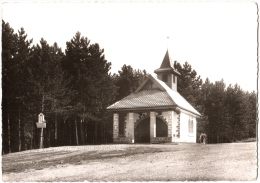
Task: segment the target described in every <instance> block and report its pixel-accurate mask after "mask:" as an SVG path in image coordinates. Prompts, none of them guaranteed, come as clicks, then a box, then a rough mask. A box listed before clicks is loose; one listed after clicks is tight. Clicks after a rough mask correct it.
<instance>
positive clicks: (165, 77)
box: [162, 74, 168, 82]
mask: <svg viewBox="0 0 260 183" xmlns="http://www.w3.org/2000/svg"><path fill="white" fill-rule="evenodd" d="M162 81H163V82H167V81H168V75H167V74H163V75H162Z"/></svg>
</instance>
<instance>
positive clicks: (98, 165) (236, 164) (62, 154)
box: [2, 142, 257, 182]
mask: <svg viewBox="0 0 260 183" xmlns="http://www.w3.org/2000/svg"><path fill="white" fill-rule="evenodd" d="M2 171H3V174H2V179H3V181H8V182H14V181H19V182H21V181H26V182H27V181H34V182H38V181H41V182H46V181H56V182H57V181H63V182H65V181H77V182H81V181H185V180H188V181H221V180H226V181H234V180H235V181H247V180H250V181H254V180H256V176H257V147H256V142H249V143H230V144H206V145H204V144H190V143H179V144H177V145H176V144H132V145H131V144H130V145H127V144H122V145H120V144H110V145H97V146H92V145H91V146H66V147H55V148H46V149H41V150H30V151H24V152H19V153H11V154H7V155H3V156H2Z"/></svg>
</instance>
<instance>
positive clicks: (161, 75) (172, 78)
mask: <svg viewBox="0 0 260 183" xmlns="http://www.w3.org/2000/svg"><path fill="white" fill-rule="evenodd" d="M154 73H156V74H157V78H158V79H160V80H161V81H163V82H165V83H166V84H167V85H168V86H169V87H170V88H171V89H172V90H173V91H176V92H177V76H180V75H181V74H180V73H179V72H178V71H177V70H175V69H174V66H173V63H172V61H171V58H170V56H169V52H168V50H167V51H166V54H165V56H164V59H163V61H162V64H161V67H160V68H159V69H156V70H155V71H154Z"/></svg>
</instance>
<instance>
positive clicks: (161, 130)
mask: <svg viewBox="0 0 260 183" xmlns="http://www.w3.org/2000/svg"><path fill="white" fill-rule="evenodd" d="M156 137H168V127H167V125H166V123H165V122H163V120H162V119H160V118H156Z"/></svg>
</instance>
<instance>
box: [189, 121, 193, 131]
mask: <svg viewBox="0 0 260 183" xmlns="http://www.w3.org/2000/svg"><path fill="white" fill-rule="evenodd" d="M189 133H190V134H193V120H192V119H189Z"/></svg>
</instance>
